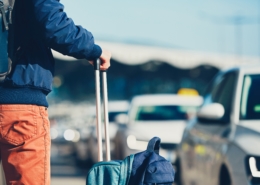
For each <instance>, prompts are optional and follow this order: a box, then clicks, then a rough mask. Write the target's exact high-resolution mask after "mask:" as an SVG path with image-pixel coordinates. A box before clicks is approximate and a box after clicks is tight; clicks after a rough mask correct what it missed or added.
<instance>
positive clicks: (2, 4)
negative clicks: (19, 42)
mask: <svg viewBox="0 0 260 185" xmlns="http://www.w3.org/2000/svg"><path fill="white" fill-rule="evenodd" d="M0 12H1V13H2V16H3V22H4V28H5V30H8V29H9V27H8V23H7V21H6V16H5V7H4V3H3V1H0Z"/></svg>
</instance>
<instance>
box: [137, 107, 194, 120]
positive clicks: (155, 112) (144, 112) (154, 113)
mask: <svg viewBox="0 0 260 185" xmlns="http://www.w3.org/2000/svg"><path fill="white" fill-rule="evenodd" d="M194 109H195V110H196V107H194V106H175V105H174V106H173V105H166V106H140V107H138V109H137V114H136V117H135V120H136V121H162V120H186V119H187V112H189V111H191V112H194Z"/></svg>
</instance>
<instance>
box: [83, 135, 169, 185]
mask: <svg viewBox="0 0 260 185" xmlns="http://www.w3.org/2000/svg"><path fill="white" fill-rule="evenodd" d="M160 142H161V139H160V138H158V137H154V138H152V139H151V140H150V141H149V143H148V146H147V150H145V151H143V152H140V153H136V154H132V155H130V156H128V157H126V158H125V159H124V160H118V161H116V160H115V161H106V162H105V161H102V162H98V163H96V164H95V165H93V166H92V168H91V169H90V171H89V172H88V176H87V185H155V184H156V185H157V184H159V185H172V184H173V182H174V169H173V166H172V164H171V163H170V162H169V161H167V160H166V159H165V158H163V157H162V156H160V155H159V147H160Z"/></svg>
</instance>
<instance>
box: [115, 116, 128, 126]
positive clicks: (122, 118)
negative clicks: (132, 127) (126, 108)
mask: <svg viewBox="0 0 260 185" xmlns="http://www.w3.org/2000/svg"><path fill="white" fill-rule="evenodd" d="M115 122H116V123H118V124H122V125H125V124H127V122H128V115H127V114H118V115H117V116H115Z"/></svg>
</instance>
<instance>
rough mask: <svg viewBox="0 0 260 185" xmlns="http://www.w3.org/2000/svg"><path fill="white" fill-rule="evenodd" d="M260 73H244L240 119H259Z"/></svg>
mask: <svg viewBox="0 0 260 185" xmlns="http://www.w3.org/2000/svg"><path fill="white" fill-rule="evenodd" d="M259 92H260V75H245V77H244V83H243V89H242V96H241V106H240V119H241V120H254V119H260V96H259V95H260V94H259Z"/></svg>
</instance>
